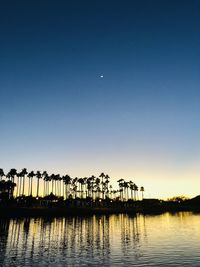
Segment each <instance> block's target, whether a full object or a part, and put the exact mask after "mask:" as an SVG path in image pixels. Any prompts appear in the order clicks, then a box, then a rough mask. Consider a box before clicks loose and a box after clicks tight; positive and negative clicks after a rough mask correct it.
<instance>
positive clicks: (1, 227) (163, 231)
mask: <svg viewBox="0 0 200 267" xmlns="http://www.w3.org/2000/svg"><path fill="white" fill-rule="evenodd" d="M0 266H9V267H10V266H11V267H14V266H17V267H19V266H23V267H26V266H27V267H29V266H35V267H36V266H58V267H59V266H102V267H105V266H124V267H125V266H126V267H127V266H154V267H155V266H166V267H167V266H181V267H183V266H190V267H193V266H198V267H199V266H200V215H199V214H193V213H190V212H179V213H175V214H170V213H164V214H162V215H154V216H153V215H148V216H144V215H138V216H129V215H126V214H120V215H109V216H103V215H101V216H97V215H94V216H91V217H66V218H63V217H62V218H52V219H46V218H24V219H0Z"/></svg>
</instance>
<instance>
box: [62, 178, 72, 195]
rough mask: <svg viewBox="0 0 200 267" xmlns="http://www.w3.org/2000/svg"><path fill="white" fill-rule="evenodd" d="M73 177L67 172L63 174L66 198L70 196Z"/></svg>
mask: <svg viewBox="0 0 200 267" xmlns="http://www.w3.org/2000/svg"><path fill="white" fill-rule="evenodd" d="M71 180H72V179H71V177H70V176H69V175H68V174H66V175H65V176H63V181H64V184H65V199H68V197H69V185H70V184H71Z"/></svg>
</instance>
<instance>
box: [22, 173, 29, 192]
mask: <svg viewBox="0 0 200 267" xmlns="http://www.w3.org/2000/svg"><path fill="white" fill-rule="evenodd" d="M26 174H28V172H27V169H25V168H24V169H22V171H21V177H22V179H23V180H22V196H24V187H25V177H26Z"/></svg>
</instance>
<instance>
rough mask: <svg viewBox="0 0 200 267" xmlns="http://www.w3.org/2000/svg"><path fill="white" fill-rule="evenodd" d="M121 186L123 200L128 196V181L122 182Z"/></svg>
mask: <svg viewBox="0 0 200 267" xmlns="http://www.w3.org/2000/svg"><path fill="white" fill-rule="evenodd" d="M123 187H124V196H125V200H128V198H129V196H128V188H129V183H128V182H124V184H123Z"/></svg>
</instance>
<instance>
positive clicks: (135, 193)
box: [133, 184, 138, 200]
mask: <svg viewBox="0 0 200 267" xmlns="http://www.w3.org/2000/svg"><path fill="white" fill-rule="evenodd" d="M133 188H134V189H133V190H134V200H137V192H138V186H137V185H136V184H133Z"/></svg>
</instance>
